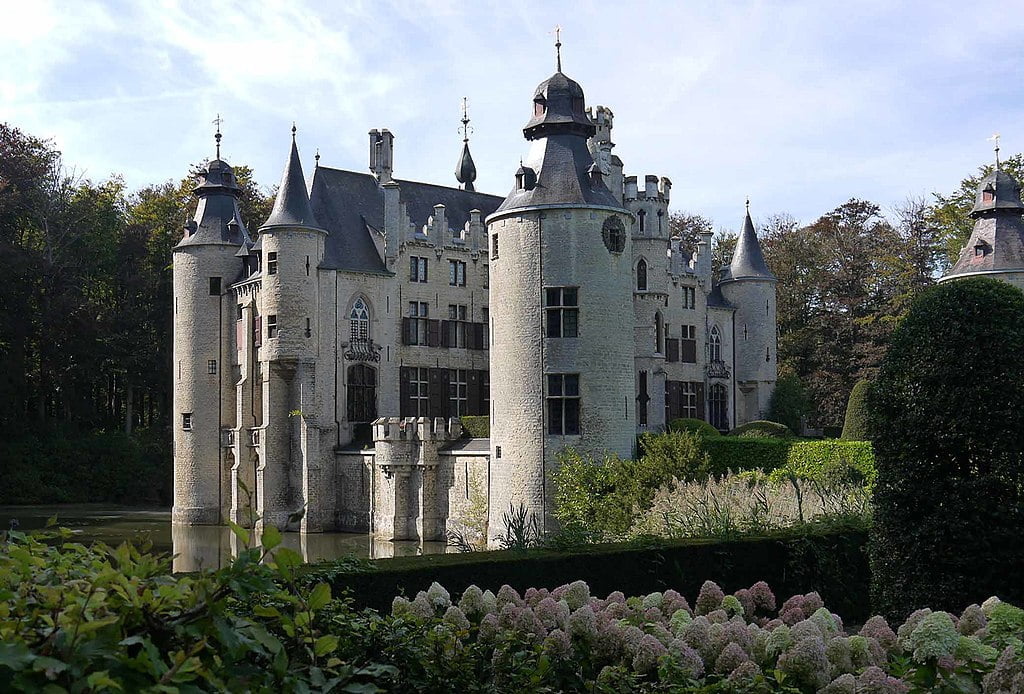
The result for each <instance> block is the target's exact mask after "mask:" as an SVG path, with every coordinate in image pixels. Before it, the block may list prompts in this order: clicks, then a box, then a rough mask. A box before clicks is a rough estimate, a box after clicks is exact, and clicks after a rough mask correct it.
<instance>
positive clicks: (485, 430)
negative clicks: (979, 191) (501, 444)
mask: <svg viewBox="0 0 1024 694" xmlns="http://www.w3.org/2000/svg"><path fill="white" fill-rule="evenodd" d="M459 421H460V422H462V435H463V436H468V437H469V438H471V439H486V438H490V436H491V418H490V417H488V416H487V415H468V414H467V415H462V416H461V417H459Z"/></svg>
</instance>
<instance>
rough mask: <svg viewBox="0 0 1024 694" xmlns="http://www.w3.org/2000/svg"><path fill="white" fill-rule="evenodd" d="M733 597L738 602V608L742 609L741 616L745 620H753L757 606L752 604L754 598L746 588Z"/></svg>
mask: <svg viewBox="0 0 1024 694" xmlns="http://www.w3.org/2000/svg"><path fill="white" fill-rule="evenodd" d="M733 597H734V598H736V601H737V602H739V604H740V607H742V608H743V616H744V617H746V618H747V619H753V618H754V612H755V611H756V610H757V605H756V604H755V603H754V596H753V595H752V594H751V592H750V590H749V589H748V588H740V589H739V590H737V591H736V592H735V593H733Z"/></svg>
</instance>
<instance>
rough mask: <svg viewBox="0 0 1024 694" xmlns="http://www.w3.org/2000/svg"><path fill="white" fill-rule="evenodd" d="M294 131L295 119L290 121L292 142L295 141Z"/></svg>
mask: <svg viewBox="0 0 1024 694" xmlns="http://www.w3.org/2000/svg"><path fill="white" fill-rule="evenodd" d="M295 131H296V127H295V121H292V142H295Z"/></svg>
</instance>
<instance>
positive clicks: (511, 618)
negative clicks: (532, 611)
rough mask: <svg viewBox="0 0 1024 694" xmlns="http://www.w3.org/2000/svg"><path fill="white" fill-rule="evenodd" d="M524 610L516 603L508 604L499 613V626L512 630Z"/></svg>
mask: <svg viewBox="0 0 1024 694" xmlns="http://www.w3.org/2000/svg"><path fill="white" fill-rule="evenodd" d="M522 611H523V610H522V608H521V607H519V606H518V605H515V604H514V603H506V604H505V606H504V607H502V608H501V610H500V611H499V612H498V624H500V625H501V626H502V627H503V628H505V629H511V628H512V625H514V624H515V623H516V620H517V619H519V613H520V612H522Z"/></svg>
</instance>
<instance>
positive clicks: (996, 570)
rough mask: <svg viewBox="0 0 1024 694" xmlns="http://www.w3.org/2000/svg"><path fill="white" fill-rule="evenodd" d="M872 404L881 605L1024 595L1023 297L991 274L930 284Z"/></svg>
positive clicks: (875, 568) (875, 595)
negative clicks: (1022, 534) (996, 595)
mask: <svg viewBox="0 0 1024 694" xmlns="http://www.w3.org/2000/svg"><path fill="white" fill-rule="evenodd" d="M868 408H869V412H870V414H869V426H870V430H871V432H872V439H873V442H874V446H875V454H876V456H877V459H878V480H877V483H876V485H875V524H874V530H873V533H872V540H871V564H872V599H873V601H874V605H875V609H878V610H880V611H882V612H884V613H886V614H889V615H903V614H906V613H907V612H909V611H910V610H913V609H916V608H919V607H924V606H925V605H926V604H931V605H933V606H934V607H937V608H942V609H947V610H949V609H959V608H960V607H963V606H964V605H966V604H967V603H970V602H977V601H980V600H981V599H982V598H984V597H985V596H986V595H991V594H993V593H995V594H999V595H1001V596H1002V597H1004V598H1009V599H1012V600H1021V599H1024V582H1022V581H1021V580H1020V577H1021V576H1022V575H1024V541H1022V536H1021V528H1022V527H1024V294H1022V293H1021V292H1020V291H1019V290H1018V289H1015V288H1014V287H1012V286H1010V285H1008V284H1006V283H1004V282H1000V281H998V280H992V279H987V278H973V279H964V280H957V281H954V282H949V283H945V284H941V285H938V286H936V287H933V288H931V289H928V290H927V291H925V292H923V293H922V294H921V295H920V296H919V297H918V298H917V299H916V300H915V301H914V302H913V304H912V305H911V308H910V310H909V312H908V314H907V316H906V318H904V319H903V321H902V322H901V323H900V325H899V326H898V327H897V329H896V331H895V332H894V333H893V336H892V339H891V341H890V345H889V349H888V352H887V353H886V355H885V358H884V360H883V362H882V366H881V369H880V373H879V376H878V379H877V380H876V381H875V384H874V386H873V388H872V389H871V391H870V393H869V396H868Z"/></svg>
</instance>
